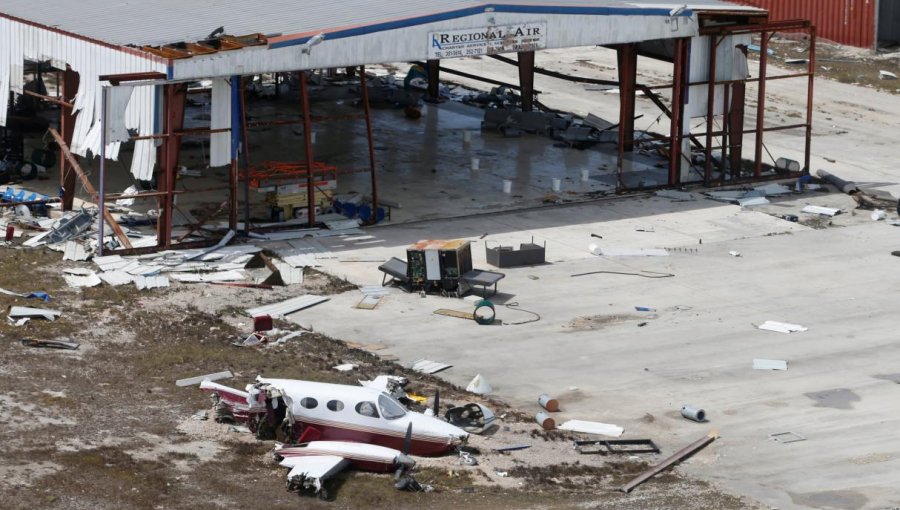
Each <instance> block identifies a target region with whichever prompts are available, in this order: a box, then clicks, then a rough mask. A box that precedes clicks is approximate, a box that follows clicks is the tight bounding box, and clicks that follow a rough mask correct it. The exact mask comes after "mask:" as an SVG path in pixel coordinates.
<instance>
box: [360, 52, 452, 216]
mask: <svg viewBox="0 0 900 510" xmlns="http://www.w3.org/2000/svg"><path fill="white" fill-rule="evenodd" d="M429 62H432V61H431V60H429ZM433 62H435V63H437V62H438V61H437V60H435V61H433ZM435 67H437V65H435ZM435 74H437V71H435ZM428 87H429V88H430V87H431V76H430V74H429V77H428ZM359 90H360V92H359V94H360V96H361V99H362V104H363V110H364V111H365V112H366V140H367V141H368V142H369V172H370V173H371V175H372V223H375V222H376V221H378V182H377V181H378V179H377V178H376V175H375V144H374V143H372V111H371V108H369V86H368V84H367V83H366V66H359Z"/></svg>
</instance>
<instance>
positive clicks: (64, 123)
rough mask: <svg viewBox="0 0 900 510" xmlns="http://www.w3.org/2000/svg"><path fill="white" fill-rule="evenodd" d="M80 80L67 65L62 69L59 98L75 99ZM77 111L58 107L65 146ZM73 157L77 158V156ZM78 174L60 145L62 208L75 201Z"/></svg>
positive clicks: (71, 132) (65, 208) (68, 209)
mask: <svg viewBox="0 0 900 510" xmlns="http://www.w3.org/2000/svg"><path fill="white" fill-rule="evenodd" d="M79 82H80V78H79V74H78V73H76V72H75V71H73V70H72V68H71V67H69V66H68V65H67V66H66V70H65V71H63V79H62V87H61V89H60V98H61V99H62V100H63V101H66V102H72V101H74V100H75V94H76V93H77V92H78V85H79ZM77 116H78V112H76V111H74V110H73V109H67V108H60V109H59V131H60V134H61V135H62V137H63V140H64V141H65V143H66V146H67V147H68V146H71V145H72V135H73V134H74V133H75V118H76V117H77ZM73 157H74V158H75V159H76V161H77V160H78V157H77V156H74V155H73ZM77 179H78V176H77V175H76V174H75V171H74V170H73V169H72V165H70V164H69V162H68V160H67V159H66V158H65V157H64V154H63V149H62V147H60V148H59V185H60V187H62V189H63V196H62V210H63V211H71V210H72V205H73V202H74V201H75V186H77V185H78V184H77Z"/></svg>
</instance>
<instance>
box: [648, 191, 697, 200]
mask: <svg viewBox="0 0 900 510" xmlns="http://www.w3.org/2000/svg"><path fill="white" fill-rule="evenodd" d="M656 196H658V197H661V198H668V199H669V200H672V201H673V202H690V201H693V200H697V197H695V196H694V194H693V193H690V192H687V191H678V190H674V189H661V190H659V191H657V192H656Z"/></svg>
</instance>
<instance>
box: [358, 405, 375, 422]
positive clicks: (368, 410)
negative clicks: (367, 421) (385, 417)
mask: <svg viewBox="0 0 900 510" xmlns="http://www.w3.org/2000/svg"><path fill="white" fill-rule="evenodd" d="M356 412H357V413H359V414H361V415H363V416H368V417H369V418H378V411H377V410H375V403H374V402H360V403H359V404H356Z"/></svg>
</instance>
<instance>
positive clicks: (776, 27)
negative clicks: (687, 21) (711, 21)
mask: <svg viewBox="0 0 900 510" xmlns="http://www.w3.org/2000/svg"><path fill="white" fill-rule="evenodd" d="M811 25H812V24H811V23H810V21H809V20H798V19H795V20H782V21H770V22H768V23H764V24H761V25H731V26H715V27H706V28H701V29H700V35H734V34H744V33H757V32H783V31H785V30H806V29H808V28H809V27H810V26H811Z"/></svg>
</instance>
